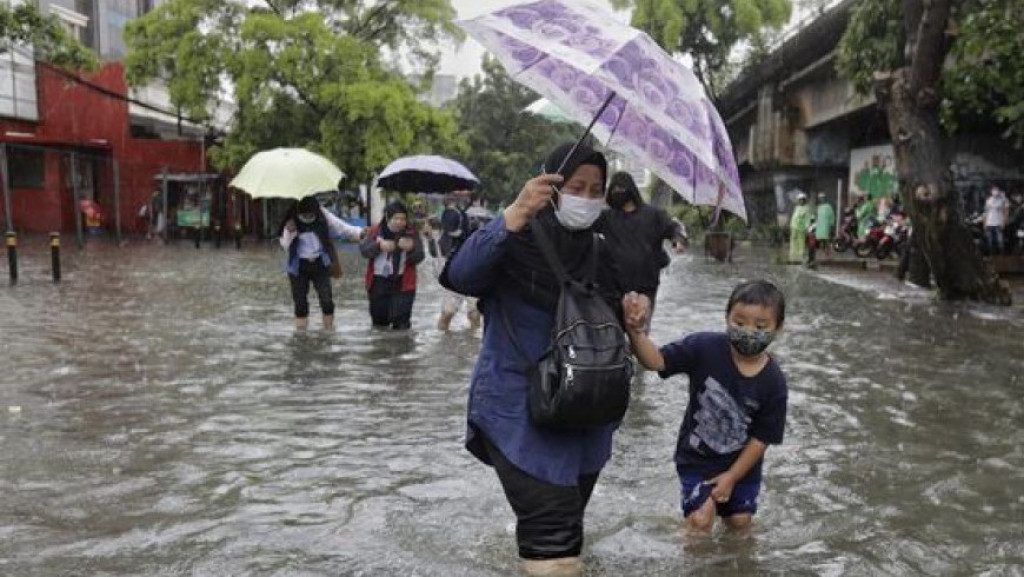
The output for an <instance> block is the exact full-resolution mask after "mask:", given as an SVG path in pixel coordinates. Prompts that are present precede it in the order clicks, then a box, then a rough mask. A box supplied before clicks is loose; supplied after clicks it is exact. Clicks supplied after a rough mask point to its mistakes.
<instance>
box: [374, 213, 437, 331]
mask: <svg viewBox="0 0 1024 577" xmlns="http://www.w3.org/2000/svg"><path fill="white" fill-rule="evenodd" d="M359 250H360V252H362V254H363V256H365V257H366V258H367V259H369V262H368V263H367V265H366V291H367V293H368V295H369V298H370V318H371V320H372V321H373V326H374V327H378V328H388V327H390V328H393V329H396V330H401V329H408V328H409V327H410V326H411V318H412V305H413V301H414V300H416V265H418V264H419V263H421V262H423V258H424V256H425V255H424V253H423V243H422V241H421V240H420V238H419V235H418V234H416V230H415V229H414V228H413V226H412V225H411V224H410V223H409V211H408V209H406V208H405V205H404V204H402V203H401V202H398V201H395V202H391V203H389V204H388V205H387V206H386V207H384V218H383V219H381V221H380V223H379V224H377V225H375V226H373V227H370V231H369V232H368V233H367V235H366V238H365V239H363V241H362V242H361V243H360V244H359Z"/></svg>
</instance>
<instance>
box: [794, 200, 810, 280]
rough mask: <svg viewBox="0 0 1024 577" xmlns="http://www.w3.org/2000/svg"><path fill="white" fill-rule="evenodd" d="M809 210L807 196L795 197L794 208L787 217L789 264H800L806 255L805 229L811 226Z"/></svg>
mask: <svg viewBox="0 0 1024 577" xmlns="http://www.w3.org/2000/svg"><path fill="white" fill-rule="evenodd" d="M811 218H813V217H812V216H811V208H810V207H809V206H807V195H806V194H804V193H802V192H801V193H800V194H798V195H796V206H795V207H793V214H792V215H790V217H789V262H791V263H793V262H796V263H802V262H804V258H805V257H806V255H807V227H809V226H811Z"/></svg>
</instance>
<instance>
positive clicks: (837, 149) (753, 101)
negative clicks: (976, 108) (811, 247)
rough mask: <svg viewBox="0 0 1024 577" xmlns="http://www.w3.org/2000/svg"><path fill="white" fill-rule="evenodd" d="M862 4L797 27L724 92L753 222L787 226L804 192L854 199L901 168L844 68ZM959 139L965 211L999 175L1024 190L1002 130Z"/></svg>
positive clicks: (957, 160) (1022, 161)
mask: <svg viewBox="0 0 1024 577" xmlns="http://www.w3.org/2000/svg"><path fill="white" fill-rule="evenodd" d="M858 1H859V0H842V1H839V2H837V3H835V4H834V5H833V6H832V7H831V8H830V9H829V10H828V11H826V12H825V13H823V14H822V15H820V16H819V17H817V18H816V19H814V20H813V21H810V22H809V23H808V24H807V25H805V26H803V27H802V28H800V29H799V30H797V31H795V32H794V33H792V34H791V35H790V36H789V37H788V38H787V39H786V40H785V41H784V42H782V43H781V44H780V45H779V46H778V47H777V48H776V49H775V50H773V51H772V52H771V53H770V54H769V55H768V57H767V58H765V59H764V60H763V61H761V62H759V63H757V64H756V65H754V66H751V67H748V68H747V69H746V70H744V71H743V72H742V73H741V74H740V76H739V77H738V78H737V79H736V80H735V81H734V82H733V83H732V84H730V85H729V86H728V87H727V88H726V90H725V91H724V93H723V94H722V95H721V97H720V99H719V102H718V105H719V106H718V108H719V112H720V113H721V115H722V118H723V120H724V121H725V123H726V126H727V127H728V130H729V134H730V137H731V139H732V143H733V148H734V152H735V154H736V157H737V163H738V164H739V166H740V174H741V176H742V178H743V188H744V193H745V195H746V197H747V208H748V212H749V213H750V221H751V223H754V224H771V223H780V224H784V223H785V222H786V215H788V213H789V212H790V207H791V203H792V201H793V199H794V198H795V196H796V193H797V192H798V191H804V192H807V193H808V194H809V195H810V194H813V193H816V192H825V193H827V194H828V195H829V197H830V199H831V202H832V203H833V204H835V203H836V201H837V196H838V197H839V198H840V202H841V203H842V205H843V206H846V204H847V202H849V200H850V197H851V196H855V195H858V194H860V193H861V192H867V191H864V190H862V189H861V188H860V185H861V184H864V183H865V180H864V179H863V178H861V177H860V175H861V173H862V171H867V170H882V171H888V173H889V174H893V163H892V148H891V145H890V142H889V133H888V126H887V124H886V118H885V113H884V111H882V110H880V109H879V108H878V107H877V106H876V103H875V102H874V98H873V97H871V96H868V97H862V96H859V95H857V94H856V93H855V92H854V90H853V86H852V84H851V83H850V82H848V81H847V80H845V79H843V78H840V77H839V75H838V73H837V72H836V69H835V61H836V54H837V47H838V43H839V40H840V39H841V38H842V35H843V33H844V31H845V30H846V26H847V24H848V22H849V20H850V15H851V12H852V9H853V7H854V6H855V5H856V4H857V2H858ZM949 145H950V149H949V158H951V159H952V162H951V167H950V168H951V170H952V172H953V177H954V183H955V184H956V185H957V187H958V189H959V190H961V192H962V197H963V198H962V202H963V210H964V211H965V212H973V210H974V209H975V208H976V207H975V205H976V204H977V202H978V198H977V197H979V196H980V195H982V194H983V193H984V189H985V188H986V187H987V186H988V183H989V182H992V181H996V182H1000V183H1001V184H1003V186H1005V187H1007V188H1009V189H1011V190H1013V189H1015V188H1016V189H1024V187H1022V186H1021V185H1022V184H1024V174H1022V173H1021V171H1020V167H1022V166H1024V155H1022V154H1021V153H1020V151H1014V150H1012V149H1011V147H1009V146H1007V145H1006V143H1005V142H1004V141H1001V140H1000V139H999V137H998V133H997V132H996V131H990V132H984V133H981V134H959V135H956V136H955V137H952V138H951V139H950V142H949ZM893 182H894V179H893ZM851 189H852V195H851Z"/></svg>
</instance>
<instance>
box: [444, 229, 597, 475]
mask: <svg viewBox="0 0 1024 577" xmlns="http://www.w3.org/2000/svg"><path fill="white" fill-rule="evenodd" d="M508 240H509V232H508V231H507V230H506V229H505V219H504V217H500V216H499V218H496V219H494V220H493V221H491V222H490V223H488V224H487V226H485V227H483V228H481V229H480V230H478V231H476V232H475V233H473V234H472V235H471V236H470V237H469V238H468V239H467V240H466V242H465V244H463V246H462V247H461V248H460V249H459V251H458V253H456V255H455V257H454V258H453V259H452V262H451V264H450V265H449V269H448V280H449V282H450V283H451V286H452V288H454V289H455V290H457V291H458V292H461V293H466V294H472V295H478V296H479V297H480V301H479V303H480V307H481V310H482V312H483V314H484V333H483V342H482V344H481V347H480V355H479V357H478V358H477V362H476V368H475V369H474V370H473V380H472V383H471V384H470V389H469V406H468V413H469V414H468V427H467V434H466V448H467V449H468V450H469V451H470V452H472V453H473V454H474V455H475V456H476V457H477V458H479V459H480V460H481V461H483V462H485V463H488V464H490V463H489V460H488V458H487V455H486V453H485V452H484V451H483V449H482V446H481V445H480V439H479V438H478V435H479V434H481V433H483V434H484V435H486V436H487V439H488V440H489V441H490V442H491V443H492V444H493V445H494V446H496V447H497V448H498V449H499V450H500V451H501V453H502V454H503V455H504V456H505V458H506V459H508V460H509V461H510V462H511V463H512V464H514V465H515V466H516V467H518V468H519V469H521V470H523V471H525V472H526V473H528V474H529V475H531V476H532V477H534V478H537V479H539V480H541V481H546V482H548V483H552V484H556V485H564V486H573V485H577V484H578V482H579V477H580V475H584V474H590V473H596V472H598V471H600V470H601V469H602V468H603V467H604V465H605V463H607V462H608V458H609V457H610V456H611V448H612V433H613V432H614V430H615V428H616V427H617V425H608V426H605V427H598V428H593V429H585V430H578V431H554V430H549V429H542V428H538V427H535V426H533V424H532V423H531V422H530V414H529V408H528V406H527V390H528V389H527V381H526V376H525V368H526V366H527V362H528V361H527V360H526V359H524V358H523V357H522V355H521V354H520V353H519V352H517V350H516V348H515V346H513V344H512V340H511V339H510V337H509V334H508V331H507V330H506V328H505V323H504V321H503V319H502V314H501V311H500V309H498V307H504V308H505V311H506V312H507V316H508V319H509V321H510V323H511V328H512V330H513V331H514V332H515V335H516V339H517V340H518V341H519V344H520V345H521V346H522V348H523V349H524V352H525V353H526V354H528V355H529V356H531V357H532V359H531V360H532V361H534V362H535V361H537V360H539V359H540V358H541V356H542V355H543V353H544V351H545V350H546V349H547V347H548V345H549V344H550V342H551V328H552V326H553V325H554V322H555V319H554V313H553V312H549V311H546V310H544V309H542V308H538V307H536V306H534V305H532V304H530V303H528V302H526V301H524V300H523V299H522V298H520V297H519V296H518V295H517V294H516V293H515V292H514V291H512V290H510V289H509V288H508V287H507V286H501V283H500V279H501V276H502V275H501V270H502V264H503V260H504V257H505V255H506V252H507V248H508V244H509V243H508Z"/></svg>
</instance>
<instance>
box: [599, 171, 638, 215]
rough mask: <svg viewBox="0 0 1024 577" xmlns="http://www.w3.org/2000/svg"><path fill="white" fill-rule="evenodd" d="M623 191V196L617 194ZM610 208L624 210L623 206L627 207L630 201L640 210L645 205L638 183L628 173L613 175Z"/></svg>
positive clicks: (609, 200) (610, 183)
mask: <svg viewBox="0 0 1024 577" xmlns="http://www.w3.org/2000/svg"><path fill="white" fill-rule="evenodd" d="M619 190H621V191H622V193H621V194H616V192H617V191H619ZM606 197H607V198H608V206H610V207H612V208H614V209H616V210H622V207H623V206H626V204H627V203H629V202H630V201H632V202H633V204H635V205H636V207H637V208H640V205H642V204H643V203H644V199H643V197H642V196H640V189H639V188H637V186H636V182H635V181H634V180H633V177H632V175H630V174H629V173H628V172H616V173H615V174H613V175H612V180H611V182H609V183H608V194H607V195H606Z"/></svg>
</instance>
